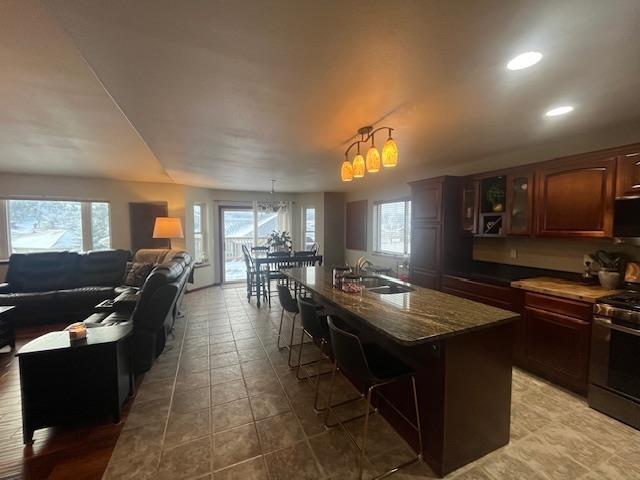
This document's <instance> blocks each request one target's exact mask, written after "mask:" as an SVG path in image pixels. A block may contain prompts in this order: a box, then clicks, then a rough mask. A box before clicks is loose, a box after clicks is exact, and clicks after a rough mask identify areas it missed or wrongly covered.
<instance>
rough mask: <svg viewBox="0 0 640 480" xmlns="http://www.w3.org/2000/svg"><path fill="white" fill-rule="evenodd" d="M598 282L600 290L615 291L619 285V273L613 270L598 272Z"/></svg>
mask: <svg viewBox="0 0 640 480" xmlns="http://www.w3.org/2000/svg"><path fill="white" fill-rule="evenodd" d="M598 280H600V285H601V286H602V288H606V289H607V290H615V289H616V288H618V285H620V272H618V271H615V270H606V269H601V270H598Z"/></svg>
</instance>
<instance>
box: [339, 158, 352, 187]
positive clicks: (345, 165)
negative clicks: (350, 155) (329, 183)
mask: <svg viewBox="0 0 640 480" xmlns="http://www.w3.org/2000/svg"><path fill="white" fill-rule="evenodd" d="M340 178H342V181H343V182H350V181H351V180H353V165H351V162H350V161H349V160H345V161H344V162H342V168H341V169H340Z"/></svg>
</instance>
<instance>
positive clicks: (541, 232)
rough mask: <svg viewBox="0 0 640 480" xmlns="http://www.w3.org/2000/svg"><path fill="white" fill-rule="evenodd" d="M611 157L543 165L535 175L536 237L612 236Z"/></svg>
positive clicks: (612, 165) (613, 168) (612, 187)
mask: <svg viewBox="0 0 640 480" xmlns="http://www.w3.org/2000/svg"><path fill="white" fill-rule="evenodd" d="M615 162H616V158H615V157H611V156H609V157H595V158H594V157H591V156H585V157H583V158H571V159H567V160H562V161H553V162H546V163H544V164H542V165H541V166H540V167H539V169H538V170H537V172H536V185H537V190H536V198H535V210H536V220H537V222H536V235H538V236H541V237H592V238H602V237H611V236H612V235H613V201H614V180H615V165H616V163H615Z"/></svg>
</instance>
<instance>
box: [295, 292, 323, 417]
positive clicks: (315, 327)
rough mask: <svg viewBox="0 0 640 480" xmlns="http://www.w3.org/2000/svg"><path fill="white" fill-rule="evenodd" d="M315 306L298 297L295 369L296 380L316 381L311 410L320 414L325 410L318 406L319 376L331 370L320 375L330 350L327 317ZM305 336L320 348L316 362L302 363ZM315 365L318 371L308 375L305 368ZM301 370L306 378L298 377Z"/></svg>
mask: <svg viewBox="0 0 640 480" xmlns="http://www.w3.org/2000/svg"><path fill="white" fill-rule="evenodd" d="M316 307H317V305H316V304H314V303H311V302H309V301H308V300H307V299H304V298H302V297H298V311H299V312H300V319H301V320H302V333H301V334H300V342H299V343H298V345H300V350H299V351H298V366H297V369H296V378H297V379H298V380H307V379H311V378H314V377H315V379H316V387H315V397H314V400H313V409H314V410H315V411H316V413H317V412H322V411H324V410H325V409H324V408H322V409H321V408H320V407H319V406H318V392H319V390H320V376H321V375H326V374H329V373H331V370H329V371H327V372H324V373H322V372H321V366H322V362H323V361H324V360H329V361H331V358H330V356H329V353H330V350H331V344H330V338H329V327H328V326H327V317H326V316H322V315H319V314H318V309H317V308H316ZM305 335H307V336H308V337H309V338H310V339H311V340H312V341H311V342H309V343H316V344H317V343H318V342H319V344H320V345H319V348H320V358H319V359H318V360H312V361H310V362H307V363H302V349H303V347H304V345H305V342H304V336H305ZM327 347H328V348H327ZM313 364H317V366H318V369H317V372H316V374H315V375H309V372H308V370H307V366H309V365H313ZM301 368H303V369H304V370H305V373H306V375H307V376H306V377H300V369H301Z"/></svg>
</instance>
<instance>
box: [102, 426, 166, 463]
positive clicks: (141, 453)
mask: <svg viewBox="0 0 640 480" xmlns="http://www.w3.org/2000/svg"><path fill="white" fill-rule="evenodd" d="M164 429H165V422H159V423H151V424H148V425H142V426H140V427H136V428H131V429H129V430H124V431H123V432H122V433H121V434H120V437H118V442H117V443H116V446H115V448H114V450H113V453H112V454H111V461H112V462H117V461H123V460H128V459H133V458H142V457H146V456H156V455H157V456H158V457H159V455H160V450H161V448H162V435H163V434H164Z"/></svg>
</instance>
